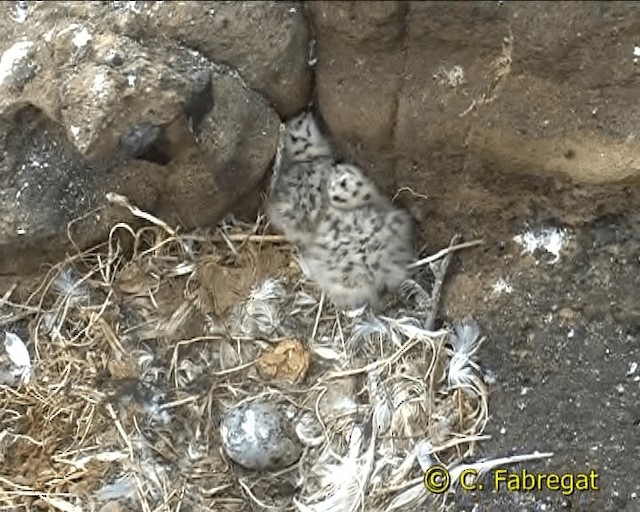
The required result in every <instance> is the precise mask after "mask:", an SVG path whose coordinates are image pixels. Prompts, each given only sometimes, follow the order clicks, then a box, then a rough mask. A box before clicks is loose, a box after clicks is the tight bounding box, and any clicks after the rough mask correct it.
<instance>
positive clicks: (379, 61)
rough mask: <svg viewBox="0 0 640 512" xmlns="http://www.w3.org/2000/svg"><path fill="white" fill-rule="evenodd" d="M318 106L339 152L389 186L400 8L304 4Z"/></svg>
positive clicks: (399, 53) (400, 39) (400, 65)
mask: <svg viewBox="0 0 640 512" xmlns="http://www.w3.org/2000/svg"><path fill="white" fill-rule="evenodd" d="M308 8H309V11H310V13H311V15H312V16H311V19H312V20H313V23H314V26H315V33H316V56H317V64H316V87H317V91H318V104H319V107H320V110H321V113H322V116H323V118H324V120H325V122H326V123H327V124H328V126H329V128H330V130H331V133H332V134H333V136H334V137H335V138H336V139H337V142H338V145H339V146H340V149H341V150H342V151H343V152H344V153H345V154H347V155H348V156H349V157H351V158H353V159H355V160H356V161H358V163H359V164H361V165H362V166H363V167H365V168H366V169H368V170H369V171H370V172H372V173H373V174H374V177H375V179H376V181H377V182H378V184H379V185H380V186H382V187H383V188H386V189H390V188H392V186H393V184H394V176H393V169H394V165H395V159H394V157H393V149H394V148H393V131H394V126H395V122H396V110H397V97H398V91H399V89H400V86H401V83H402V80H403V67H404V56H403V50H402V45H403V42H404V25H403V20H404V16H405V15H406V10H407V6H406V5H405V4H404V3H403V2H310V3H309V4H308Z"/></svg>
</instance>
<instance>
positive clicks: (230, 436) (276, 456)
mask: <svg viewBox="0 0 640 512" xmlns="http://www.w3.org/2000/svg"><path fill="white" fill-rule="evenodd" d="M220 434H221V437H222V445H223V447H224V449H225V451H226V453H227V455H228V456H229V458H231V460H233V461H234V462H237V463H238V464H240V465H241V466H243V467H245V468H247V469H252V470H255V471H264V470H277V469H283V468H286V467H287V466H290V465H291V464H293V463H294V462H296V461H297V460H298V459H299V458H300V455H301V453H302V445H301V443H300V440H299V439H298V437H297V435H296V434H295V431H294V428H293V425H292V423H291V421H290V419H289V418H287V415H286V412H285V411H284V409H282V408H280V407H278V406H277V405H275V404H267V403H263V402H251V403H246V404H242V405H239V406H237V407H234V408H232V409H231V410H229V411H228V412H227V413H226V415H225V417H224V419H223V420H222V423H221V425H220Z"/></svg>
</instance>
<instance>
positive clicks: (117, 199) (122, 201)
mask: <svg viewBox="0 0 640 512" xmlns="http://www.w3.org/2000/svg"><path fill="white" fill-rule="evenodd" d="M107 201H109V202H110V203H112V204H117V205H118V206H124V207H125V208H127V209H128V210H129V211H130V212H131V213H132V214H133V215H135V216H136V217H140V218H141V219H144V220H146V221H149V222H151V224H155V225H156V226H160V227H161V228H162V229H164V230H165V231H166V232H167V233H169V234H170V235H171V236H176V231H175V230H174V229H173V228H171V227H170V226H169V225H168V224H167V223H166V222H165V221H163V220H161V219H159V218H158V217H155V216H153V215H151V214H150V213H147V212H144V211H142V210H141V209H140V208H138V207H137V206H134V205H132V204H131V203H130V202H129V199H128V198H126V197H125V196H121V195H120V194H116V193H115V192H109V193H107Z"/></svg>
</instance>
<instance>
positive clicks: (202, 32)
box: [0, 2, 309, 272]
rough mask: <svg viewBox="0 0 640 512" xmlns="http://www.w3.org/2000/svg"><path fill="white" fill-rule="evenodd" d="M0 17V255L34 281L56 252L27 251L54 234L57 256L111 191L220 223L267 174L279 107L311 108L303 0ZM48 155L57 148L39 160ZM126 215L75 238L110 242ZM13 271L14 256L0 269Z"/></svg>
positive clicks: (163, 210) (201, 222) (70, 6)
mask: <svg viewBox="0 0 640 512" xmlns="http://www.w3.org/2000/svg"><path fill="white" fill-rule="evenodd" d="M0 10H2V11H4V12H3V13H2V14H1V16H0V19H1V20H2V21H1V22H0V25H1V26H0V33H2V34H3V35H1V36H0V125H1V126H2V133H1V134H2V136H3V139H4V141H5V143H4V145H3V150H4V152H5V153H6V156H5V158H4V159H2V161H1V162H0V174H1V175H2V176H4V177H5V178H6V179H4V180H3V182H2V183H0V194H1V195H2V196H3V198H4V199H5V202H4V204H3V205H2V208H3V209H6V211H7V215H6V216H3V222H2V225H1V226H0V246H1V247H3V248H5V250H7V251H9V250H11V251H14V250H18V249H19V250H20V251H22V252H21V253H20V254H22V255H23V256H24V257H23V258H20V257H18V258H14V261H20V260H22V261H21V266H20V268H21V269H22V270H25V271H27V270H28V268H27V267H29V266H30V265H29V264H28V263H27V262H31V263H32V264H33V265H36V264H37V263H38V262H40V261H44V260H46V258H47V257H48V256H49V254H48V253H47V254H46V255H45V254H44V253H42V252H40V251H36V253H35V254H32V253H30V252H29V247H37V246H39V245H41V244H42V241H43V240H45V239H46V240H47V247H48V248H50V249H51V255H54V254H57V253H58V252H57V251H61V250H62V248H64V247H65V246H66V244H67V232H66V228H67V224H68V223H69V222H71V221H72V220H74V219H76V218H78V217H81V216H83V215H84V214H86V213H87V212H89V211H92V210H93V209H96V208H105V206H107V205H106V201H105V194H106V193H108V192H117V193H120V194H124V195H127V196H128V197H129V198H130V199H131V201H132V202H134V203H135V204H136V205H137V206H139V207H141V208H144V209H147V210H149V211H151V212H152V213H153V214H154V215H157V216H160V217H162V218H164V219H166V220H168V221H169V222H170V223H175V224H177V223H179V224H180V225H182V226H186V227H187V228H193V227H195V226H205V227H206V226H211V225H213V224H214V223H215V222H217V221H218V220H219V219H220V218H221V217H222V216H223V215H224V214H225V213H226V212H228V211H229V209H230V208H231V207H232V206H233V205H234V204H236V203H237V201H238V199H239V198H240V197H242V196H243V195H244V194H246V193H247V192H249V191H250V190H253V189H254V188H255V187H256V186H257V185H258V183H259V182H260V180H261V179H262V178H263V176H264V174H265V172H266V170H267V169H268V167H269V164H270V162H271V160H272V158H273V156H274V154H275V150H276V145H277V138H278V126H279V123H280V120H279V116H278V113H277V112H276V110H277V111H279V112H280V113H283V114H284V115H288V114H289V113H292V112H294V111H297V110H299V109H300V108H301V107H302V106H303V105H304V104H305V103H306V102H307V95H308V91H309V70H308V67H307V65H306V59H307V25H306V23H305V22H304V20H303V18H302V17H301V16H302V14H301V13H300V11H299V9H298V8H297V7H296V6H295V5H294V4H278V5H268V4H266V3H265V4H255V5H252V6H248V5H246V6H239V5H236V6H234V5H231V4H227V3H219V4H218V3H215V2H214V3H212V2H205V3H202V4H201V3H198V2H175V3H174V2H170V3H157V4H156V3H142V2H111V3H103V4H98V3H90V2H55V3H53V2H52V3H38V4H24V3H20V2H13V3H12V2H7V3H5V4H3V5H2V6H0ZM255 27H259V29H258V30H256V28H255ZM272 105H273V106H272ZM274 107H275V108H274ZM24 119H28V121H27V122H24V121H23V120H24ZM16 123H18V124H16ZM21 123H24V124H21ZM45 148H50V149H51V148H54V149H55V151H54V150H53V149H52V150H51V151H49V152H45V153H42V154H41V155H39V154H38V151H41V152H43V151H45ZM33 162H41V163H43V165H46V166H48V167H42V168H38V169H36V168H35V167H33V165H35V164H33ZM25 183H28V185H25ZM72 184H73V187H72ZM26 186H29V187H31V188H29V189H28V193H27V192H24V193H23V192H20V191H21V190H22V189H21V187H26ZM36 186H38V187H41V188H42V190H45V191H46V192H42V193H37V192H36V191H37V190H40V189H37V188H36ZM70 187H71V188H73V191H72V190H71V188H70ZM74 194H75V195H74ZM80 199H81V200H80ZM18 200H20V202H19V203H18V202H17V201H18ZM36 206H37V207H36ZM108 210H109V211H112V210H113V209H108ZM126 213H127V212H126V211H122V209H121V208H120V209H119V211H118V212H112V213H110V214H107V213H105V212H103V216H102V217H101V219H102V221H101V222H100V223H98V225H94V224H95V223H94V221H93V220H92V221H91V222H89V221H88V220H83V221H79V222H77V223H74V227H75V229H76V233H75V235H76V236H75V237H74V241H75V243H77V245H78V246H80V247H86V246H88V245H90V244H92V243H93V242H95V241H97V240H100V239H104V238H105V236H106V233H107V232H106V225H107V224H106V221H105V219H107V218H118V216H120V217H123V216H124V215H125V214H126ZM87 223H88V224H87ZM99 226H102V228H100V227H99ZM9 267H10V265H9V264H8V262H6V260H5V259H4V258H3V259H2V263H0V271H7V272H10V271H14V270H15V269H12V268H9Z"/></svg>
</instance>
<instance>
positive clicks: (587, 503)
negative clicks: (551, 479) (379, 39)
mask: <svg viewBox="0 0 640 512" xmlns="http://www.w3.org/2000/svg"><path fill="white" fill-rule="evenodd" d="M634 190H635V189H634V188H633V187H618V188H617V189H615V190H614V189H609V190H604V189H602V190H599V191H593V190H592V191H590V192H584V191H581V190H578V188H571V187H567V186H559V187H556V189H555V190H554V191H553V192H552V193H550V194H539V195H529V196H528V197H527V194H526V189H525V188H524V187H523V188H522V189H521V190H520V192H519V193H518V192H516V194H515V195H514V196H511V199H513V197H515V196H517V195H518V194H521V195H522V197H521V198H520V199H519V200H516V201H514V202H513V203H512V207H511V208H506V209H504V210H502V212H498V211H496V212H494V214H493V215H487V216H483V217H482V218H478V217H476V218H474V216H473V209H474V208H473V201H465V198H464V197H461V199H460V204H464V205H466V206H467V208H466V209H465V208H464V207H461V208H460V209H459V212H458V213H459V215H458V216H457V220H451V219H449V221H448V222H447V220H445V219H444V218H438V215H437V214H436V212H435V208H436V207H433V208H434V211H433V217H432V218H433V219H434V222H433V226H431V227H430V228H429V227H426V228H425V231H424V232H425V233H426V234H427V235H429V234H431V235H432V236H433V238H434V239H437V238H438V236H439V233H440V234H441V233H444V232H445V231H446V228H445V226H446V225H447V224H448V225H449V226H451V225H452V224H458V225H459V227H460V228H461V231H466V237H467V239H469V238H471V237H484V239H485V241H486V245H485V246H483V247H480V248H476V249H471V250H468V251H465V252H462V253H459V254H458V256H457V259H456V264H455V266H454V267H453V268H451V271H450V274H449V276H450V278H449V283H448V285H447V288H446V296H445V298H444V304H443V311H442V314H443V318H444V319H446V320H448V319H453V318H459V317H462V316H464V315H467V314H472V315H473V316H474V317H475V318H476V319H477V320H478V321H479V323H480V324H481V325H482V326H483V328H484V333H485V334H486V336H487V340H486V341H485V342H484V344H483V347H482V348H481V351H480V354H479V360H480V364H481V366H482V368H483V371H484V374H485V378H487V379H488V381H489V382H491V385H490V390H491V395H490V403H489V410H490V414H491V418H490V421H489V424H488V428H487V432H486V433H487V434H489V435H491V436H492V438H491V439H490V440H488V441H483V442H481V443H480V454H479V457H487V458H491V459H493V458H497V457H503V456H508V455H516V454H528V453H532V452H534V451H536V450H538V451H540V452H553V453H554V455H553V457H552V458H549V459H547V460H543V461H536V462H529V463H525V464H520V465H515V466H510V467H507V469H508V470H509V471H521V470H522V469H526V470H527V471H529V472H533V473H545V474H549V473H558V474H562V473H589V472H590V471H591V470H595V472H596V473H597V474H598V475H599V476H598V479H597V484H598V488H599V490H598V491H595V492H590V491H587V492H575V493H573V494H571V495H566V496H565V495H563V494H562V493H561V492H548V491H547V492H538V491H533V492H527V493H515V492H508V491H505V490H504V489H503V490H501V491H500V492H498V493H496V492H494V491H493V490H492V484H493V476H492V473H490V474H489V475H488V476H487V477H486V478H485V479H484V480H483V482H484V485H485V489H484V490H482V491H481V492H464V491H461V490H458V491H457V492H456V493H455V494H454V495H452V496H450V497H449V499H448V500H447V506H446V507H445V510H451V511H456V512H457V511H460V512H461V511H472V510H473V511H476V512H480V511H503V510H504V511H508V510H522V511H532V512H533V511H556V510H576V511H590V510H594V511H596V510H597V511H621V510H629V511H635V510H640V497H639V495H640V483H639V481H638V479H637V478H635V477H634V475H637V474H638V473H640V457H639V455H640V449H639V443H638V439H639V436H640V408H639V407H638V403H639V402H640V369H638V364H639V363H640V344H639V343H638V336H639V335H640V308H639V307H638V304H639V300H640V288H639V287H638V281H637V279H638V277H637V276H638V269H639V266H640V215H638V213H637V212H638V211H639V209H638V200H637V198H636V197H635V196H636V195H637V194H636V193H635V192H634ZM505 196H506V195H505ZM466 199H468V197H467V198H466ZM526 213H529V215H523V214H526ZM427 217H428V216H427ZM527 219H531V220H530V221H527ZM465 225H466V226H467V229H466V230H465V229H464V228H463V226H465ZM545 227H547V228H549V227H551V228H553V227H556V228H561V229H564V230H565V232H566V233H567V239H566V245H565V247H564V248H563V249H562V250H561V251H560V253H559V258H557V259H556V258H555V256H554V255H553V254H549V253H548V252H546V251H545V250H544V249H543V250H538V251H536V252H535V253H534V254H528V253H523V247H522V246H520V245H518V244H517V243H516V242H515V241H514V240H513V239H514V237H515V236H517V235H518V234H520V233H522V232H524V231H526V230H528V229H533V230H535V229H536V228H545Z"/></svg>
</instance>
